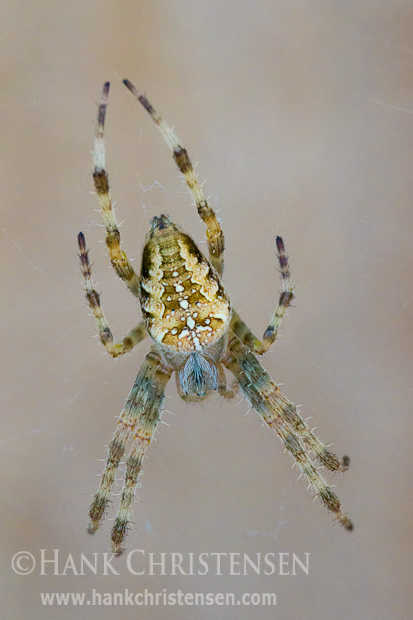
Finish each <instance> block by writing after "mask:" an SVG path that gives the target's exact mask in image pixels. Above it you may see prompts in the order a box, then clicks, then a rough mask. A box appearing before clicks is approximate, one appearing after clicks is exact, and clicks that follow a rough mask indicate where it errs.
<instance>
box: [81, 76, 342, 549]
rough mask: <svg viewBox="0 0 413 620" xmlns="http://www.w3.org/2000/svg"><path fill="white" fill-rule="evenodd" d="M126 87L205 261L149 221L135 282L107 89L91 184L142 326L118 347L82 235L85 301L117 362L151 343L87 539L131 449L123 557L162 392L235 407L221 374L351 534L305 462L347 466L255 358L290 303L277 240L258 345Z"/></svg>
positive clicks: (118, 521)
mask: <svg viewBox="0 0 413 620" xmlns="http://www.w3.org/2000/svg"><path fill="white" fill-rule="evenodd" d="M124 84H125V86H126V87H127V88H128V89H129V91H130V92H131V93H132V94H133V95H134V96H135V97H136V98H137V99H138V101H139V102H140V103H141V104H142V106H143V107H144V108H145V110H146V111H147V112H148V113H149V115H150V116H151V118H152V119H153V121H154V122H155V123H156V125H157V126H158V127H159V129H160V131H161V134H162V136H163V138H164V139H165V141H166V143H167V145H168V146H169V148H170V149H171V150H172V153H173V158H174V160H175V162H176V164H177V165H178V168H179V170H180V171H181V173H182V174H183V176H184V178H185V181H186V183H187V185H188V187H189V189H190V191H191V192H192V195H193V198H194V200H195V204H196V207H197V210H198V214H199V216H200V218H201V219H202V221H203V222H204V223H205V225H206V233H207V243H208V251H209V257H208V258H206V257H205V256H204V255H203V254H202V253H201V252H200V250H199V249H198V247H197V246H196V244H195V243H194V241H193V240H192V239H191V237H189V236H188V235H187V234H186V233H185V232H183V230H182V229H181V228H180V227H179V226H177V225H176V224H174V223H173V222H172V221H171V219H170V218H169V217H168V216H167V215H160V216H159V217H154V218H153V219H152V221H151V225H150V230H149V232H148V234H147V236H146V241H145V246H144V249H143V255H142V264H141V272H140V275H139V276H138V275H137V274H136V273H135V271H134V269H133V267H132V265H131V264H130V261H129V259H128V258H127V256H126V254H125V253H124V252H123V251H122V250H121V247H120V233H119V230H118V226H117V223H116V219H115V215H114V213H113V210H112V206H111V199H110V195H109V181H108V174H107V172H106V170H105V165H106V164H105V145H104V126H105V115H106V108H107V101H108V94H109V82H107V83H106V84H105V85H104V87H103V92H102V98H101V100H100V103H99V109H98V118H97V127H96V135H95V149H94V172H93V179H94V185H95V188H96V192H97V196H98V199H99V204H100V207H101V209H102V215H103V220H104V224H105V227H106V244H107V247H108V250H109V256H110V259H111V262H112V265H113V267H114V269H115V271H116V273H117V275H118V276H119V278H120V279H121V280H123V281H124V282H125V284H126V286H127V287H128V288H129V290H130V291H131V292H132V294H133V295H135V297H137V298H138V299H139V301H140V305H141V308H142V315H143V320H142V321H141V322H140V323H139V324H138V325H137V326H136V327H135V328H134V329H132V331H131V332H129V334H128V335H127V336H125V337H124V338H123V340H122V341H121V342H119V343H115V342H114V339H113V335H112V332H111V330H110V328H109V325H108V323H107V321H106V318H105V315H104V313H103V311H102V308H101V305H100V295H99V294H98V293H97V291H96V288H95V284H94V282H93V279H92V273H91V266H90V262H89V258H88V250H87V249H86V241H85V237H84V235H83V233H79V236H78V243H79V248H80V255H79V256H80V262H81V269H82V273H83V277H84V284H85V291H86V297H87V300H88V302H89V305H90V308H91V310H92V313H93V315H94V317H95V319H96V324H97V328H98V331H99V336H100V340H101V342H102V344H103V345H104V346H105V347H106V350H107V351H108V352H109V353H110V355H112V356H113V357H118V356H120V355H124V354H125V353H127V352H129V351H131V350H132V349H133V347H135V345H137V344H138V343H139V342H140V341H141V340H143V339H144V337H145V336H146V335H149V336H150V337H151V339H152V346H151V348H150V351H149V353H148V354H147V355H146V357H145V359H144V361H143V363H142V366H141V368H140V370H139V373H138V376H137V378H136V380H135V383H134V385H133V387H132V389H131V391H130V394H129V397H128V399H127V401H126V404H125V406H124V408H123V410H122V412H121V414H120V416H119V420H118V423H117V426H116V430H115V433H114V435H113V437H112V440H111V442H110V445H109V450H108V456H107V461H106V466H105V468H104V471H103V474H102V478H101V482H100V484H99V487H98V489H97V491H96V493H95V495H94V498H93V502H92V505H91V507H90V511H89V516H90V524H89V532H90V533H94V532H95V531H96V530H97V528H98V527H99V525H100V522H101V520H102V518H103V516H104V514H105V512H106V509H107V507H108V504H109V502H110V494H111V488H112V486H113V483H114V479H115V474H116V471H117V469H118V467H119V464H120V462H121V459H122V458H123V456H124V453H125V450H126V446H127V443H128V441H129V440H131V445H130V449H129V453H128V456H127V459H126V474H125V480H124V484H123V489H122V494H121V499H120V505H119V508H118V512H117V515H116V518H115V521H114V525H113V528H112V548H113V552H114V553H116V554H120V553H121V552H122V551H123V548H124V539H125V535H126V533H127V531H128V529H129V527H130V514H131V510H132V507H133V503H134V496H135V490H136V486H137V482H138V476H139V473H140V471H141V468H142V462H143V459H144V456H145V454H146V451H147V448H148V446H149V444H150V442H151V440H152V438H153V436H154V433H155V429H156V427H157V424H158V422H159V420H160V417H161V412H162V405H163V400H164V393H165V387H166V384H167V383H168V381H169V379H170V377H171V375H172V374H173V373H175V377H176V383H177V389H178V392H179V394H180V396H181V397H182V398H183V399H184V400H186V401H192V400H201V399H203V398H205V397H206V396H207V395H208V393H209V392H211V391H214V390H216V391H218V393H219V394H221V395H222V396H224V397H227V398H231V397H232V396H233V395H234V392H233V391H231V390H228V389H227V384H226V378H225V370H224V369H225V368H226V369H228V370H229V371H230V372H231V373H232V374H233V375H234V377H235V384H236V385H237V387H238V386H239V387H240V389H241V391H242V393H243V395H244V396H245V398H246V399H247V401H248V402H249V403H250V405H251V407H253V408H254V409H255V410H256V411H257V412H258V414H259V415H260V417H261V418H262V420H263V421H264V422H265V423H266V424H267V425H268V426H269V427H270V428H272V429H274V430H275V431H276V432H277V434H278V436H279V437H280V439H281V441H282V442H283V444H284V447H285V448H286V449H287V450H288V452H289V453H290V454H291V455H292V456H293V458H294V460H295V463H296V464H297V467H298V469H299V470H300V475H304V477H305V478H306V479H307V481H308V483H309V487H312V488H313V489H314V491H315V493H316V496H317V495H318V496H319V497H320V498H321V500H322V503H323V504H324V505H325V506H326V507H327V508H328V510H330V511H331V512H332V513H333V515H334V516H335V518H336V519H337V520H338V521H339V523H340V524H341V525H343V526H344V527H345V528H346V529H347V530H351V529H353V525H352V523H351V521H350V519H349V518H348V517H347V516H346V515H345V514H344V513H343V512H342V510H341V507H340V500H339V499H338V497H337V496H336V495H335V493H334V492H333V491H332V490H331V488H330V487H329V486H328V485H327V483H326V481H325V480H324V478H323V477H322V475H321V474H320V471H319V470H320V469H321V467H317V466H316V465H315V464H314V462H313V459H312V458H311V456H310V453H313V455H315V457H316V459H317V460H318V461H319V463H320V464H321V466H325V467H326V468H327V469H329V470H331V471H337V470H339V471H345V470H346V469H347V467H348V465H349V458H348V457H346V456H345V457H343V459H342V460H341V462H340V461H339V459H338V458H337V457H336V456H335V455H334V454H333V453H332V452H330V450H329V449H328V447H326V446H325V445H324V444H323V443H322V442H321V441H320V440H319V439H318V437H317V436H316V435H315V434H314V432H313V431H312V430H311V429H310V428H309V427H308V426H307V423H306V422H305V421H304V420H303V418H302V417H301V416H300V414H299V413H298V411H297V409H296V407H295V406H294V405H293V404H292V403H291V402H289V401H288V400H287V399H286V398H285V396H283V395H282V394H281V392H280V390H279V388H278V386H277V385H276V384H275V383H274V381H273V380H272V379H271V378H270V376H269V375H268V374H267V372H266V371H265V370H264V368H263V367H262V366H261V364H260V363H259V361H258V359H257V357H256V355H262V354H263V353H266V352H267V351H268V349H269V348H270V346H271V345H272V344H273V342H274V341H275V339H276V337H277V334H278V331H279V328H280V325H281V322H282V320H283V318H284V316H285V314H286V312H287V310H288V308H289V307H290V305H291V302H292V300H293V297H294V293H293V286H292V282H291V276H290V269H289V264H288V259H287V256H286V253H285V249H284V243H283V240H282V239H281V237H278V236H277V237H276V248H277V256H278V261H279V265H280V273H281V281H282V290H281V293H280V298H279V302H278V306H277V308H276V309H275V312H274V314H273V316H272V319H271V322H270V323H269V325H268V327H267V328H266V330H265V332H264V335H263V338H262V340H258V339H257V338H256V337H255V336H254V334H253V333H252V332H251V331H250V329H249V328H248V327H247V325H246V324H245V323H244V321H243V320H242V319H241V318H240V316H239V315H238V314H237V312H236V311H235V310H234V309H233V308H232V306H231V303H230V300H229V297H228V295H227V293H226V291H225V290H224V287H223V284H222V279H221V278H222V272H223V253H224V235H223V232H222V230H221V226H220V223H219V221H218V219H217V217H216V215H215V213H214V211H213V210H212V209H211V207H210V206H209V205H208V203H207V200H206V199H205V196H204V193H203V191H202V188H201V186H200V184H199V183H198V179H197V176H196V175H195V172H194V169H193V166H192V163H191V160H190V159H189V156H188V152H187V151H186V149H185V148H184V147H183V146H182V145H181V143H180V142H179V140H178V138H177V136H176V134H175V132H174V131H173V130H172V129H171V127H169V125H167V123H166V122H165V121H164V120H163V119H162V117H161V116H160V115H159V113H158V112H157V111H156V110H155V109H154V108H153V106H152V105H151V104H150V103H149V101H148V99H147V98H146V97H145V96H144V95H142V94H140V93H139V92H138V91H137V90H136V88H135V87H134V86H133V84H131V82H129V80H124Z"/></svg>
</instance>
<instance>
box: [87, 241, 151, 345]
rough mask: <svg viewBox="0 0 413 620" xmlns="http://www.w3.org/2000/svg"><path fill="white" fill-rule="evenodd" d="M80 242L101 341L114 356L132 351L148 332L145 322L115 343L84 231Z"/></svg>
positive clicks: (88, 296) (91, 302) (90, 297)
mask: <svg viewBox="0 0 413 620" xmlns="http://www.w3.org/2000/svg"><path fill="white" fill-rule="evenodd" d="M78 243H79V250H80V254H79V258H80V267H81V270H82V275H83V279H84V284H85V292H86V299H87V300H88V302H89V305H90V308H91V310H92V312H93V316H94V317H95V321H96V325H97V328H98V331H99V337H100V341H101V343H102V344H103V346H104V347H106V350H107V351H108V353H110V354H111V355H112V357H118V356H119V355H124V354H125V353H127V352H128V351H131V350H132V349H133V347H134V346H136V345H137V344H138V343H139V342H141V340H143V339H144V338H145V336H146V333H147V332H146V329H145V327H144V324H143V322H142V323H140V324H139V325H137V326H136V327H134V329H132V331H130V332H129V334H127V335H126V336H125V337H124V338H123V340H122V341H121V342H119V343H115V342H114V341H113V335H112V332H111V330H110V327H109V325H108V323H107V321H106V317H105V315H104V313H103V310H102V307H101V305H100V296H99V293H98V292H97V291H96V287H95V284H94V282H93V278H92V269H91V266H90V262H89V251H88V250H87V249H86V239H85V235H84V234H83V233H79V235H78Z"/></svg>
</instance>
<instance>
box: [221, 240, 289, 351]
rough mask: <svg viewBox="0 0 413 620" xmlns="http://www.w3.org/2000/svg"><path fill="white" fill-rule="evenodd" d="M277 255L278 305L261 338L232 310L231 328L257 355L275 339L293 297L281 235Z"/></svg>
mask: <svg viewBox="0 0 413 620" xmlns="http://www.w3.org/2000/svg"><path fill="white" fill-rule="evenodd" d="M276 245H277V252H278V254H277V256H278V261H279V263H280V272H281V285H282V290H281V293H280V298H279V301H278V306H277V308H276V309H275V312H274V314H273V316H272V318H271V321H270V323H269V325H268V327H267V329H266V330H265V332H264V335H263V338H262V340H258V338H256V337H255V336H254V334H253V333H252V331H251V330H250V329H249V327H248V326H247V325H246V324H245V323H244V321H243V320H242V319H241V317H240V316H239V315H238V314H237V312H235V311H233V312H232V319H231V329H232V331H233V332H234V333H235V334H236V335H237V336H238V338H239V339H240V340H241V342H243V343H244V344H245V346H247V347H248V348H249V349H251V350H253V351H254V353H257V354H258V355H263V353H266V352H267V351H268V349H269V348H270V347H271V345H272V344H273V342H274V341H275V339H276V338H277V335H278V331H279V329H280V326H281V323H282V320H283V318H284V317H285V315H286V313H287V310H288V308H289V307H290V305H291V302H292V300H293V299H294V293H293V285H292V282H291V274H290V267H289V264H288V258H287V256H286V254H285V249H284V242H283V240H282V239H281V237H277V238H276Z"/></svg>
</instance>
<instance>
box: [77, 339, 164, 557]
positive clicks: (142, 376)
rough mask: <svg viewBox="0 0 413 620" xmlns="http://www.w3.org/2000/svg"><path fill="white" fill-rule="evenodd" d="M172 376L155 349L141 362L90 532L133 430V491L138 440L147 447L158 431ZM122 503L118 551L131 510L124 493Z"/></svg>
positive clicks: (130, 475) (128, 478)
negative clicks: (126, 504) (127, 508)
mask: <svg viewBox="0 0 413 620" xmlns="http://www.w3.org/2000/svg"><path fill="white" fill-rule="evenodd" d="M169 377H170V372H169V371H167V370H165V369H164V368H163V366H161V360H160V357H159V355H158V354H157V353H156V352H154V351H151V352H149V353H148V355H147V356H146V358H145V360H144V362H143V364H142V366H141V369H140V371H139V374H138V376H137V377H136V381H135V383H134V385H133V387H132V390H131V391H130V394H129V396H128V399H127V402H126V404H125V406H124V408H123V410H122V412H121V414H120V417H119V421H118V424H117V427H116V430H115V433H114V435H113V437H112V440H111V442H110V444H109V452H108V457H107V461H106V465H105V469H104V471H103V475H102V479H101V482H100V485H99V488H98V490H97V491H96V494H95V496H94V498H93V502H92V505H91V507H90V511H89V516H90V525H89V532H90V533H93V532H95V531H96V530H97V528H98V527H99V524H100V521H101V519H102V517H103V515H104V513H105V510H106V508H107V506H108V503H109V501H110V492H111V488H112V486H113V483H114V479H115V474H116V471H117V469H118V467H119V463H120V461H121V459H122V457H123V455H124V453H125V449H126V444H127V441H128V439H129V438H130V436H131V435H132V433H133V432H134V440H133V444H132V448H131V452H130V455H129V457H128V464H127V474H126V480H125V488H126V487H127V488H128V491H131V490H132V491H134V487H133V489H131V486H130V482H131V480H132V478H133V477H134V476H135V474H136V477H137V474H138V473H139V471H136V463H137V462H138V461H137V458H136V455H139V449H138V448H139V446H138V444H139V442H143V443H144V444H145V447H146V444H147V443H149V441H146V439H148V438H149V437H152V435H153V433H154V431H155V428H156V424H157V422H158V419H159V416H160V411H161V408H162V403H163V398H164V389H165V386H166V383H167V382H168V380H169ZM132 464H135V467H134V468H133V467H132ZM140 465H141V461H140V462H139V469H140ZM131 469H133V471H131ZM124 492H125V491H124ZM128 497H129V499H128V502H129V503H130V501H131V500H133V496H131V495H130V493H129V496H128ZM128 506H129V504H128ZM121 507H123V508H122V519H123V521H122V524H123V525H122V528H123V529H122V528H121V529H122V531H123V534H122V536H121V535H120V533H119V532H120V529H119V528H120V526H119V523H118V521H117V522H116V523H115V526H114V528H113V531H115V528H117V534H116V537H115V538H116V543H115V538H114V547H115V546H116V552H117V553H119V552H120V550H121V544H122V540H123V535H124V533H125V532H126V529H127V517H128V514H129V513H128V511H127V510H125V501H124V499H123V497H122V503H121ZM130 507H131V504H130ZM130 507H129V510H130ZM119 513H120V510H119ZM119 513H118V517H119ZM125 519H126V521H125ZM117 524H118V525H117Z"/></svg>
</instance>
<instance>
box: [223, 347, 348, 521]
mask: <svg viewBox="0 0 413 620" xmlns="http://www.w3.org/2000/svg"><path fill="white" fill-rule="evenodd" d="M224 363H225V365H226V366H227V368H228V369H229V370H231V372H232V373H233V374H234V375H235V377H236V378H237V380H238V382H239V384H240V387H241V390H242V392H243V393H244V395H245V397H246V398H247V400H248V401H249V402H250V404H251V405H252V407H254V409H255V410H256V411H257V412H258V413H259V415H260V416H261V418H262V419H263V420H264V422H265V423H266V424H267V425H268V426H269V427H270V428H273V429H274V430H275V431H276V432H277V434H278V436H279V437H280V439H281V441H282V442H283V443H284V446H285V448H286V449H287V450H288V451H289V452H290V454H291V455H292V456H293V458H294V460H295V461H296V463H297V465H298V467H299V469H300V471H301V473H302V474H304V476H305V477H306V478H307V480H308V482H309V483H310V485H311V486H312V487H313V489H314V490H315V492H316V493H317V495H319V497H320V498H321V500H322V502H323V504H324V505H325V506H326V507H327V508H328V510H330V511H331V512H332V513H334V514H335V516H336V518H337V520H338V521H339V522H340V523H341V525H343V526H344V527H345V528H346V529H348V530H352V529H353V524H352V522H351V521H350V519H349V518H348V517H347V516H346V515H345V514H344V513H343V512H342V511H341V507H340V500H339V499H338V497H337V496H336V495H335V493H334V492H333V491H332V490H331V488H330V487H329V486H328V485H327V483H326V481H325V480H324V478H323V477H322V476H321V474H320V473H319V471H318V469H317V467H315V465H314V464H313V462H312V460H311V459H310V457H309V455H308V452H307V451H306V450H305V449H304V445H305V446H306V447H307V448H308V449H310V450H313V451H314V452H315V454H316V456H317V458H318V459H319V460H320V461H321V462H322V463H323V464H324V465H326V466H327V467H328V468H329V469H332V470H337V469H338V470H344V469H346V468H347V466H348V457H344V459H343V464H342V465H340V462H339V460H338V459H337V457H336V456H335V455H334V454H332V453H331V452H329V450H328V449H327V448H326V447H325V446H323V444H322V443H321V442H320V440H319V439H318V438H317V437H316V436H315V435H314V433H312V431H310V430H309V429H308V427H307V425H306V424H305V422H304V421H303V420H302V418H301V416H300V415H299V414H298V412H297V410H296V408H295V407H294V405H293V404H292V403H290V402H289V401H288V400H287V399H286V398H285V397H284V396H283V395H282V394H281V392H280V390H279V389H278V387H277V386H276V385H275V383H274V382H273V381H272V379H271V378H270V376H269V375H268V374H267V372H266V371H265V370H264V369H263V368H262V366H261V364H260V363H259V362H258V360H257V358H256V357H255V355H254V354H253V353H252V352H251V351H249V350H248V349H247V348H246V347H245V346H244V345H243V344H242V343H241V342H240V341H239V340H238V339H237V338H233V340H232V341H231V342H230V344H229V354H228V357H227V359H226V360H225V361H224Z"/></svg>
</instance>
